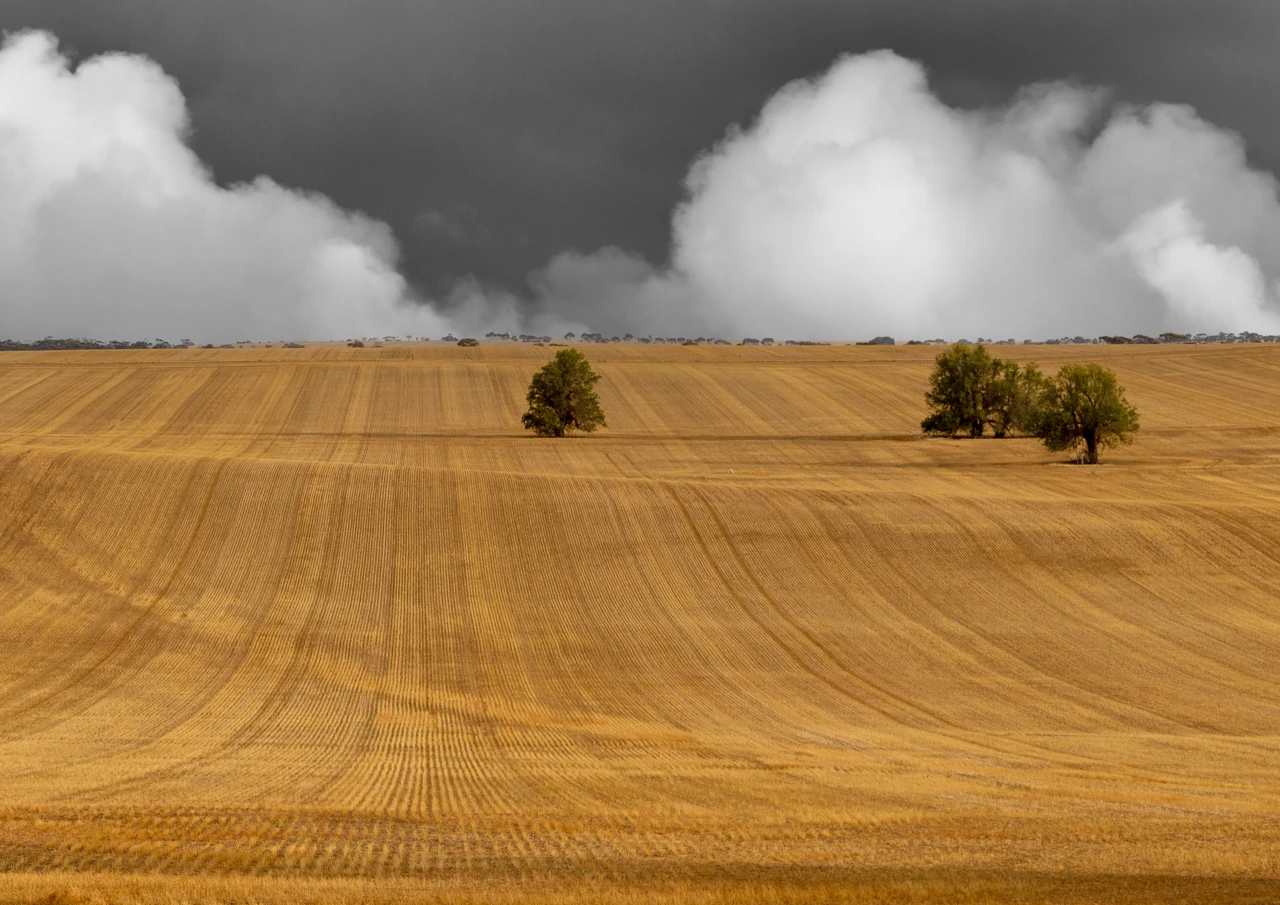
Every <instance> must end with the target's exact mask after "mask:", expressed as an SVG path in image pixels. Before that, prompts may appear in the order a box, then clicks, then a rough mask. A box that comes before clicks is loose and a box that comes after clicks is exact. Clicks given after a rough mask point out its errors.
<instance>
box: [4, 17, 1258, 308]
mask: <svg viewBox="0 0 1280 905" xmlns="http://www.w3.org/2000/svg"><path fill="white" fill-rule="evenodd" d="M0 27H3V28H4V29H5V30H7V31H14V30H18V29H22V28H29V27H39V28H48V29H51V30H52V31H54V32H55V33H56V34H57V35H58V36H59V37H60V38H61V39H62V41H63V43H64V47H66V48H67V49H69V50H71V51H72V52H73V53H74V54H75V55H76V56H78V57H83V56H85V55H89V54H95V53H99V52H102V51H106V50H123V51H131V52H137V53H144V54H147V55H148V56H151V57H152V58H154V59H155V60H157V61H158V62H159V63H160V64H161V65H162V66H163V67H164V68H165V69H166V70H167V71H168V72H169V73H171V74H172V75H174V76H176V77H177V78H178V80H179V81H180V83H181V85H182V88H183V90H184V92H185V94H186V96H187V99H188V103H189V104H190V107H191V110H192V115H193V119H194V127H195V133H194V136H193V139H192V141H193V144H194V146H195V148H196V150H197V152H198V153H199V155H200V156H201V157H202V158H203V159H204V160H205V161H206V162H207V163H208V164H209V165H210V166H211V167H212V168H213V170H214V173H215V175H216V177H217V178H218V179H219V180H220V181H222V182H231V181H238V180H242V179H247V178H250V177H253V176H255V175H258V174H260V173H265V174H267V175H270V176H272V177H273V178H275V179H276V180H278V181H280V182H282V183H284V184H286V185H291V186H300V187H305V188H307V189H312V190H315V191H319V192H323V193H325V194H327V195H328V196H330V197H331V198H333V199H334V200H335V201H336V202H337V203H338V204H340V205H343V206H344V207H351V208H358V209H361V210H364V211H366V212H368V213H370V214H372V215H374V216H376V217H378V218H380V219H383V220H385V221H386V222H388V223H389V224H390V225H391V226H392V227H393V228H394V230H395V232H396V234H397V236H398V238H399V240H400V243H401V246H402V250H403V255H404V260H403V266H404V269H405V272H406V274H407V275H408V276H409V277H410V279H412V280H414V281H415V282H417V283H418V284H419V285H421V286H422V287H423V288H424V289H426V290H427V291H434V290H438V289H439V288H440V287H442V286H444V285H447V283H448V281H449V280H450V279H451V278H453V277H457V276H462V275H465V274H474V275H476V276H477V277H479V278H480V279H482V280H484V281H488V282H491V283H494V284H496V285H500V286H505V287H508V288H514V289H520V288H521V287H522V286H523V281H524V276H525V274H526V273H527V272H528V271H530V270H532V269H534V268H536V267H538V266H540V265H542V264H543V263H545V262H546V261H547V259H548V258H549V257H551V256H552V255H553V254H555V253H557V252H559V251H562V250H564V249H566V248H578V249H581V250H584V251H590V250H594V249H596V248H598V247H600V246H604V245H619V246H622V247H624V248H628V249H632V250H635V251H638V252H641V253H643V254H644V255H646V256H648V257H649V258H650V259H651V260H653V261H655V262H660V261H661V260H662V259H663V258H664V256H665V253H666V245H667V242H668V224H669V217H670V213H671V210H672V207H673V205H675V204H676V203H677V202H678V201H679V199H680V197H681V194H682V188H681V180H682V178H683V176H684V174H685V173H686V171H687V169H688V167H689V164H690V162H691V161H692V160H693V158H694V157H695V156H696V155H697V153H698V152H699V151H701V150H704V149H706V148H708V147H709V146H710V145H711V144H713V143H714V142H715V140H716V139H717V138H718V137H720V136H721V135H722V134H723V133H724V131H725V129H726V127H727V126H729V125H730V124H731V123H734V122H745V121H747V120H749V119H750V118H751V117H752V116H753V115H754V114H755V113H756V112H757V111H758V110H759V107H760V105H761V103H762V102H763V101H764V100H766V99H767V98H768V97H769V96H770V95H771V94H772V93H773V92H774V91H775V90H776V89H777V88H778V87H780V86H781V85H782V84H784V83H785V82H787V81H788V80H790V79H793V78H797V77H800V76H804V75H810V74H813V73H816V72H818V71H820V70H822V69H824V68H826V67H827V66H828V65H829V64H830V63H831V62H832V60H833V59H834V58H835V57H836V56H837V55H839V54H840V53H844V52H858V51H863V50H868V49H873V48H880V47H890V48H892V49H894V50H896V51H898V52H899V53H901V54H903V55H906V56H909V57H913V58H916V59H919V60H921V61H922V62H924V64H925V65H926V66H927V67H928V68H929V70H930V72H931V75H932V78H933V84H934V87H935V90H936V91H937V92H938V93H939V94H940V95H941V96H942V97H943V98H944V99H946V100H948V101H951V102H953V103H962V104H969V105H977V104H987V103H999V102H1001V101H1004V100H1006V99H1007V98H1008V97H1009V95H1010V94H1011V93H1012V92H1013V91H1015V90H1016V89H1017V88H1018V87H1019V86H1021V85H1024V84H1026V83H1029V82H1034V81H1039V80H1045V79H1061V78H1075V79H1078V80H1081V81H1084V82H1089V83H1095V84H1100V85H1106V86H1111V87H1113V88H1114V89H1115V91H1116V95H1117V97H1118V98H1120V99H1123V100H1132V101H1138V102H1142V101H1150V100H1169V101H1177V102H1185V103H1189V104H1191V105H1193V106H1195V107H1196V108H1197V109H1198V110H1199V111H1200V113H1201V114H1202V115H1203V116H1204V117H1206V118H1207V119H1209V120H1211V121H1213V122H1215V123H1217V124H1219V125H1221V126H1224V127H1227V128H1230V129H1234V130H1236V131H1239V132H1241V133H1243V134H1244V136H1245V137H1246V140H1247V141H1248V145H1249V149H1250V154H1251V157H1252V159H1253V162H1254V163H1255V164H1256V165H1260V166H1263V167H1265V168H1267V169H1271V170H1273V171H1275V170H1280V123H1278V122H1277V118H1276V116H1275V112H1274V105H1275V98H1276V97H1277V96H1280V56H1277V55H1276V54H1275V43H1274V42H1275V37H1276V35H1278V34H1280V4H1277V3H1275V2H1274V0H1214V2H1205V0H1069V2H1068V0H1036V2H1030V0H950V2H941V0H929V2H923V0H919V2H913V0H885V2H870V0H864V2H856V0H789V2H769V3H766V2H760V0H644V2H640V0H631V2H626V3H622V2H617V0H574V2H567V0H537V2H529V0H429V2H424V0H374V2H371V0H359V2H357V0H216V2H215V0H185V2H182V3H175V2H173V0H94V2H92V3H86V2H85V0H0Z"/></svg>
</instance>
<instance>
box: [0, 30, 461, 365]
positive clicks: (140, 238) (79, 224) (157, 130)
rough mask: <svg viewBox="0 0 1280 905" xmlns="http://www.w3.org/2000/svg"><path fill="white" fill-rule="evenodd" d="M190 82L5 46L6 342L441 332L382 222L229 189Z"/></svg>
mask: <svg viewBox="0 0 1280 905" xmlns="http://www.w3.org/2000/svg"><path fill="white" fill-rule="evenodd" d="M188 128H189V126H188V116H187V109H186V104H185V101H184V98H183V96H182V93H181V91H180V90H179V88H178V85H177V84H176V82H174V80H173V79H171V78H170V77H169V76H167V75H166V74H165V73H164V72H163V71H162V70H161V69H160V68H159V67H158V66H157V65H156V64H154V63H153V62H151V61H150V60H147V59H146V58H143V57H138V56H132V55H124V54H110V55H106V56H100V57H95V58H93V59H90V60H87V61H85V62H83V63H81V64H80V65H79V66H77V67H75V68H72V67H71V65H70V64H69V62H68V61H67V59H66V58H65V57H64V56H63V55H62V54H61V53H60V52H59V50H58V47H57V43H56V41H55V40H54V38H53V37H52V36H51V35H48V34H45V33H40V32H27V33H23V34H19V35H16V36H12V37H10V38H8V39H7V40H6V41H5V43H4V45H3V48H2V49H0V335H4V336H11V337H14V338H39V337H41V336H45V335H48V334H52V335H56V336H89V337H96V338H100V339H110V338H119V339H130V340H133V339H144V338H154V337H160V338H165V339H169V340H171V341H173V340H176V339H181V338H186V337H192V338H197V339H199V340H206V341H232V340H236V339H240V338H243V337H251V338H262V339H341V338H345V337H348V336H353V335H369V334H388V333H397V334H400V333H413V334H422V333H426V334H439V333H441V332H443V331H445V330H447V329H448V327H447V325H446V324H445V323H444V322H443V321H442V320H441V318H440V317H438V316H437V315H436V314H435V313H433V312H432V311H431V310H430V309H428V308H425V307H423V306H421V305H415V304H413V302H412V301H411V299H410V298H409V297H408V293H407V291H406V284H405V281H404V279H403V277H401V275H400V274H399V273H398V272H397V270H396V266H395V264H396V257H397V253H398V250H397V245H396V242H395V238H394V236H393V235H392V233H391V230H390V229H389V228H388V227H387V226H386V225H385V224H383V223H380V222H377V221H375V220H372V219H370V218H368V217H365V216H363V215H360V214H357V213H352V212H348V211H345V210H342V209H341V208H339V207H337V206H336V205H335V204H333V203H332V202H331V201H330V200H329V199H327V198H325V197H323V196H320V195H314V194H308V193H304V192H299V191H295V190H291V189H287V188H283V187H281V186H280V185H277V184H276V183H274V182H272V181H271V180H270V179H267V178H260V179H258V180H256V181H254V182H252V183H250V184H246V185H236V186H232V187H230V188H223V187H220V186H218V185H217V184H216V183H215V182H214V181H213V179H212V177H211V175H210V174H209V172H208V170H207V169H206V168H205V167H204V165H203V164H202V163H201V161H200V160H199V159H198V158H197V157H196V155H195V154H194V153H193V152H192V151H191V149H190V148H189V147H188V146H187V144H186V136H187V133H188Z"/></svg>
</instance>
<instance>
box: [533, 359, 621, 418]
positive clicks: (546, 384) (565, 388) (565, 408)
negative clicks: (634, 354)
mask: <svg viewBox="0 0 1280 905" xmlns="http://www.w3.org/2000/svg"><path fill="white" fill-rule="evenodd" d="M598 380H600V376H599V375H598V374H596V373H595V371H593V370H591V364H590V362H588V361H587V359H586V356H584V355H583V354H582V353H581V352H579V351H578V350H577V349H561V350H560V351H559V352H557V353H556V357H555V358H553V359H552V360H551V361H549V362H547V364H546V365H544V366H543V367H542V369H541V370H540V371H538V372H537V373H536V374H534V375H533V380H532V381H531V382H530V383H529V393H528V396H527V397H526V399H527V401H528V403H529V410H528V411H527V412H525V413H524V417H523V418H522V419H521V421H522V422H523V423H524V426H525V429H526V430H531V431H533V432H534V433H536V434H537V435H538V436H539V437H563V436H566V435H567V434H569V433H571V432H572V431H575V430H580V431H584V432H587V433H590V432H591V431H593V430H595V429H596V428H597V427H604V426H605V420H604V410H603V409H602V408H601V407H600V397H599V396H597V395H596V392H595V389H594V387H595V385H596V382H597V381H598Z"/></svg>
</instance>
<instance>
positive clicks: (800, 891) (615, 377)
mask: <svg viewBox="0 0 1280 905" xmlns="http://www.w3.org/2000/svg"><path fill="white" fill-rule="evenodd" d="M551 351H552V350H550V349H545V348H537V347H531V346H514V345H512V346H487V345H485V346H481V347H479V348H476V349H459V348H457V347H453V346H441V345H435V346H417V347H409V346H404V347H399V348H385V349H361V350H348V349H346V348H341V349H339V348H327V347H320V348H309V349H303V350H285V349H238V350H214V351H199V350H185V351H179V350H174V351H138V352H84V353H62V352H59V353H10V354H6V355H4V356H3V357H2V358H0V557H2V558H0V872H2V873H0V902H3V903H9V902H19V901H31V900H41V901H52V902H66V903H76V902H98V901H102V902H107V901H124V902H134V901H137V902H179V901H184V902H185V901H192V902H204V901H209V902H213V901H240V902H250V901H252V902H270V903H274V902H282V903H283V902H297V901H315V902H335V903H336V902H346V901H361V902H370V903H374V902H402V901H416V900H426V901H440V902H474V903H515V902H525V901H532V902H546V903H561V902H573V903H579V902H581V903H586V902H658V901H663V902H675V901H690V902H706V903H711V902H716V903H721V902H723V903H728V902H830V901H849V902H863V901H865V902H873V901H874V902H932V901H938V902H943V901H946V902H1004V901H1010V902H1013V901H1016V902H1063V903H1066V902H1071V903H1077V902H1079V903H1084V902H1126V903H1128V902H1166V901H1194V902H1212V901H1221V902H1233V903H1235V902H1258V903H1261V902H1275V901H1280V673H1278V672H1277V664H1280V346H1276V345H1271V346H1268V345H1252V346H1250V345H1241V346H1200V347H1196V346H1165V347H1146V348H1143V347H1127V348H1126V347H1036V348H1021V347H1020V348H1017V349H1016V350H1015V351H1014V354H1015V355H1016V356H1018V357H1020V358H1032V357H1034V358H1035V359H1037V360H1038V361H1039V362H1040V363H1041V366H1042V367H1044V368H1046V369H1048V370H1052V369H1053V368H1054V367H1055V366H1056V364H1058V363H1061V362H1064V361H1093V360H1096V361H1102V362H1104V363H1105V364H1107V365H1108V366H1109V367H1111V368H1113V369H1114V370H1115V371H1116V372H1117V373H1118V374H1119V376H1120V379H1121V382H1122V384H1124V385H1125V387H1126V388H1127V389H1128V395H1129V398H1130V400H1131V401H1133V402H1134V403H1135V404H1136V405H1137V407H1138V408H1139V410H1140V411H1141V413H1142V418H1143V430H1142V431H1141V432H1140V434H1139V436H1138V440H1137V442H1136V444H1135V445H1133V446H1131V447H1126V448H1122V449H1120V450H1117V451H1112V452H1111V453H1110V454H1109V455H1107V456H1104V464H1103V465H1101V466H1099V467H1096V468H1081V467H1075V466H1070V465H1064V464H1063V462H1062V460H1063V457H1062V456H1055V455H1053V454H1048V453H1046V452H1044V451H1043V449H1042V447H1040V446H1039V445H1038V444H1036V443H1035V442H1034V441H1032V440H1006V441H992V440H984V441H950V440H922V439H920V438H919V436H918V424H919V421H920V418H921V417H922V415H923V402H922V393H923V390H924V387H925V382H926V376H927V374H928V371H929V368H930V365H931V363H932V356H933V354H934V353H936V351H937V350H936V349H930V348H928V347H924V348H920V347H896V348H868V347H854V346H832V347H805V348H758V349H757V348H738V347H733V348H704V347H699V348H684V347H645V346H629V345H624V346H607V347H587V348H586V349H585V351H586V352H587V353H588V355H589V357H590V358H591V359H592V362H593V364H594V365H595V366H596V369H597V371H598V372H599V373H600V374H601V375H602V377H603V380H602V381H601V383H600V384H599V387H598V390H599V392H600V395H601V398H602V401H603V403H604V406H605V411H606V413H607V414H608V417H609V428H608V429H607V430H604V431H601V432H599V433H597V434H594V435H591V436H587V437H577V438H572V439H567V440H540V439H537V438H534V437H532V436H531V435H527V434H525V433H524V432H522V431H521V430H520V429H519V416H520V413H521V412H522V410H523V401H524V400H523V396H524V389H525V387H526V385H527V383H528V379H529V376H530V374H531V373H532V372H533V370H534V369H535V368H536V367H537V366H539V365H540V364H541V363H542V362H543V361H545V360H546V358H548V357H549V354H550V352H551Z"/></svg>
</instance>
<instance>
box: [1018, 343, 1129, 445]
mask: <svg viewBox="0 0 1280 905" xmlns="http://www.w3.org/2000/svg"><path fill="white" fill-rule="evenodd" d="M1033 420H1034V424H1033V425H1032V433H1034V434H1035V435H1036V436H1037V437H1039V438H1040V439H1042V440H1043V441H1044V444H1045V446H1046V447H1047V448H1049V449H1050V450H1052V451H1054V452H1060V451H1063V450H1074V449H1078V448H1079V447H1080V446H1082V445H1083V446H1084V456H1083V460H1084V461H1085V462H1086V463H1088V464H1090V465H1096V464H1097V462H1098V450H1099V448H1108V447H1113V446H1117V445H1119V444H1121V443H1131V442H1133V432H1134V431H1136V430H1137V429H1138V410H1137V409H1135V408H1134V407H1133V406H1132V405H1130V404H1129V402H1128V400H1127V399H1125V397H1124V387H1122V386H1120V385H1119V383H1117V382H1116V375H1115V374H1114V373H1112V372H1111V371H1109V370H1107V369H1106V368H1104V367H1102V366H1101V365H1097V364H1083V365H1063V366H1062V367H1061V368H1060V369H1059V370H1058V373H1057V374H1056V375H1054V376H1053V377H1052V378H1050V379H1048V380H1046V381H1044V383H1043V386H1042V389H1041V392H1040V396H1039V399H1038V401H1037V404H1036V406H1035V412H1034V419H1033Z"/></svg>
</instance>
